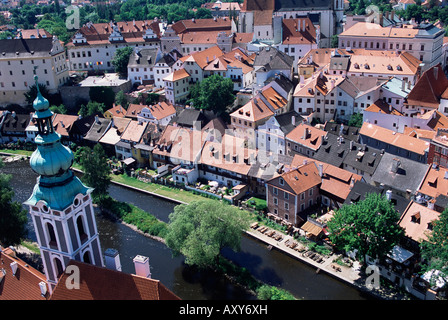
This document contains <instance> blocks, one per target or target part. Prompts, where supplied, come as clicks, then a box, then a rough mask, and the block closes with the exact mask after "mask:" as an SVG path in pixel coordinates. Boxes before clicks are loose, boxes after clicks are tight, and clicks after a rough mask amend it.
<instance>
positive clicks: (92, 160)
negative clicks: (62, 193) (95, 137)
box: [79, 143, 111, 200]
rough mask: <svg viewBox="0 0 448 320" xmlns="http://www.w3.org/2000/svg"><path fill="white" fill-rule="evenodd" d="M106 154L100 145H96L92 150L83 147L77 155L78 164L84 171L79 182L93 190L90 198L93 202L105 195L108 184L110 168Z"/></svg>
mask: <svg viewBox="0 0 448 320" xmlns="http://www.w3.org/2000/svg"><path fill="white" fill-rule="evenodd" d="M107 160H108V159H107V156H106V153H105V151H104V149H103V147H102V146H101V144H99V143H98V144H96V145H95V146H94V147H93V150H92V149H90V148H89V147H84V148H83V149H82V151H81V152H80V155H79V164H80V165H81V167H82V170H83V171H84V174H83V176H82V178H81V180H82V181H83V182H84V183H85V184H86V185H87V186H88V187H91V188H94V191H93V192H92V197H93V198H94V200H96V199H101V198H102V197H104V196H106V195H107V190H108V188H109V184H110V180H111V178H110V171H111V170H110V167H109V165H108V163H107Z"/></svg>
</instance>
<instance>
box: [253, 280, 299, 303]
mask: <svg viewBox="0 0 448 320" xmlns="http://www.w3.org/2000/svg"><path fill="white" fill-rule="evenodd" d="M257 298H258V300H296V298H295V297H294V296H293V295H292V294H290V293H289V292H287V291H285V290H283V289H280V288H277V287H273V286H269V285H266V284H265V285H262V286H260V287H259V288H258V289H257Z"/></svg>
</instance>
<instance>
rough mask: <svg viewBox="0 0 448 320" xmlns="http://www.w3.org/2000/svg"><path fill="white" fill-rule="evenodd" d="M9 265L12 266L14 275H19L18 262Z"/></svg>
mask: <svg viewBox="0 0 448 320" xmlns="http://www.w3.org/2000/svg"><path fill="white" fill-rule="evenodd" d="M9 265H10V266H11V269H12V275H13V276H15V275H16V273H17V268H18V264H17V262H16V261H14V262H11V263H10V264H9Z"/></svg>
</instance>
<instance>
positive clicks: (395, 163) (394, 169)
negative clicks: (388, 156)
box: [391, 158, 400, 173]
mask: <svg viewBox="0 0 448 320" xmlns="http://www.w3.org/2000/svg"><path fill="white" fill-rule="evenodd" d="M399 167H400V160H399V159H397V158H394V159H392V170H391V172H395V173H396V172H398V168H399Z"/></svg>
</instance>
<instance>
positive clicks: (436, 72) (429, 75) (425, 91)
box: [407, 65, 448, 109]
mask: <svg viewBox="0 0 448 320" xmlns="http://www.w3.org/2000/svg"><path fill="white" fill-rule="evenodd" d="M447 88H448V79H447V77H446V75H445V73H444V72H443V69H442V67H441V66H440V65H437V66H434V67H432V68H430V69H428V70H426V71H425V72H424V73H423V74H422V76H421V77H420V78H419V79H418V81H417V83H416V84H415V86H414V87H413V88H412V90H411V92H409V95H408V98H407V104H408V105H416V106H422V107H430V108H436V109H437V108H438V107H439V103H440V98H441V97H442V95H443V94H444V92H445V91H446V90H447Z"/></svg>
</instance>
